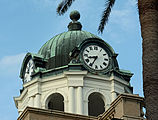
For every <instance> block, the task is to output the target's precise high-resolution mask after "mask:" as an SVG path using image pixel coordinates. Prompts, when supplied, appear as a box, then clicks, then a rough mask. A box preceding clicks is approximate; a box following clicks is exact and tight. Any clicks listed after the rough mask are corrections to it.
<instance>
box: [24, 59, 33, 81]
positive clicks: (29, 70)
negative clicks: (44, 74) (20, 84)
mask: <svg viewBox="0 0 158 120" xmlns="http://www.w3.org/2000/svg"><path fill="white" fill-rule="evenodd" d="M34 67H35V66H34V62H33V60H32V59H30V60H29V61H28V63H27V65H26V69H25V73H24V82H29V81H30V80H31V79H32V78H31V75H32V73H33V72H34Z"/></svg>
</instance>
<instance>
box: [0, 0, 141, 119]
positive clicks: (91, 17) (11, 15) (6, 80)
mask: <svg viewBox="0 0 158 120" xmlns="http://www.w3.org/2000/svg"><path fill="white" fill-rule="evenodd" d="M59 2H60V0H0V51H1V52H0V81H1V87H0V106H1V107H0V119H1V120H16V119H17V117H18V113H17V109H16V107H15V104H14V101H13V97H14V96H19V90H20V89H21V88H22V82H21V79H20V78H19V73H20V67H21V64H22V60H23V58H24V55H25V54H26V53H27V52H32V53H37V52H38V50H39V49H40V47H41V46H42V45H43V44H44V43H45V42H46V41H48V40H49V39H50V38H52V37H53V36H55V35H56V34H59V33H61V32H65V31H67V25H68V23H69V22H70V19H69V13H70V12H71V11H72V10H78V11H79V12H80V14H81V18H80V22H81V23H82V26H83V28H82V29H83V30H85V31H88V32H91V33H93V34H96V35H98V33H97V27H98V24H99V21H100V17H101V14H102V11H103V9H104V0H76V2H74V4H73V5H72V6H71V8H70V9H69V10H68V12H67V13H66V14H65V15H64V16H58V15H57V14H56V7H57V5H58V3H59ZM93 2H94V3H93ZM98 36H100V37H101V38H102V39H104V40H105V41H106V42H108V43H109V44H110V45H111V46H112V47H113V48H114V50H115V52H116V53H118V54H119V56H118V58H117V60H118V62H119V66H120V68H121V69H125V70H130V71H131V72H132V73H134V76H133V77H132V79H131V85H132V86H133V87H134V94H139V95H140V96H143V92H142V65H141V64H142V63H141V62H142V61H141V59H142V49H141V47H142V38H141V34H140V25H139V17H138V11H137V4H136V0H116V4H115V6H114V8H113V10H112V13H111V16H110V19H109V22H108V24H107V26H106V27H105V30H104V33H103V34H102V35H98Z"/></svg>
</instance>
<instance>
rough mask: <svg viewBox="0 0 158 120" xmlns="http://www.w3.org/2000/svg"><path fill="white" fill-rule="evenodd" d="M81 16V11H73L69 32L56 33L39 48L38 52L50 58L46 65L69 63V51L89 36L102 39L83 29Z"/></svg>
mask: <svg viewBox="0 0 158 120" xmlns="http://www.w3.org/2000/svg"><path fill="white" fill-rule="evenodd" d="M79 17H80V15H79V13H78V12H77V11H73V12H72V13H71V14H70V18H71V19H72V22H70V23H69V25H68V29H69V30H68V32H64V33H61V34H59V35H56V36H55V37H53V38H52V39H50V40H49V41H47V42H46V43H45V44H44V45H43V46H42V48H41V49H40V50H39V52H38V54H40V55H42V56H43V57H44V58H45V59H47V60H48V64H47V65H46V68H47V69H51V68H56V67H60V66H64V65H67V64H69V62H70V57H69V53H70V52H71V51H72V50H73V49H74V48H75V47H77V46H78V45H79V44H81V43H82V42H83V41H84V40H86V39H89V38H98V39H100V38H99V37H97V36H95V35H93V34H92V33H89V32H86V31H82V30H81V28H82V25H81V23H80V22H78V21H77V20H78V19H79Z"/></svg>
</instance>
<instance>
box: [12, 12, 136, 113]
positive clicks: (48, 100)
mask: <svg viewBox="0 0 158 120" xmlns="http://www.w3.org/2000/svg"><path fill="white" fill-rule="evenodd" d="M70 19H71V20H72V21H71V22H70V23H69V25H68V31H67V32H64V33H61V34H58V35H56V36H54V37H53V38H51V39H50V40H49V41H47V42H46V43H45V44H44V45H43V46H42V47H41V48H40V50H39V51H38V53H37V54H33V53H27V54H26V56H25V58H24V60H23V63H22V67H21V72H20V77H21V79H22V81H23V89H22V90H21V94H20V96H18V97H14V101H15V104H16V107H17V109H18V112H19V114H21V113H22V112H23V111H24V109H25V108H26V107H28V106H29V107H34V108H41V109H53V110H59V111H64V112H68V113H75V114H80V115H90V116H98V115H99V114H102V113H103V112H104V111H105V110H107V109H108V108H109V107H110V104H111V103H112V102H113V101H114V100H115V99H116V97H117V96H118V95H119V94H122V93H131V94H132V89H133V88H132V87H131V86H130V78H131V77H132V75H133V74H132V73H131V72H129V71H125V70H121V69H120V68H119V65H118V62H117V54H116V53H115V52H114V50H113V48H112V47H111V46H110V45H109V44H108V43H107V42H105V40H103V39H101V38H99V37H98V36H96V35H94V34H92V33H89V32H86V31H83V30H82V25H81V23H80V22H78V20H79V19H80V14H79V12H78V11H72V12H71V14H70Z"/></svg>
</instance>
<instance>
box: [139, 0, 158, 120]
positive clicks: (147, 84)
mask: <svg viewBox="0 0 158 120" xmlns="http://www.w3.org/2000/svg"><path fill="white" fill-rule="evenodd" d="M138 8H139V19H140V24H141V35H142V38H143V91H144V97H145V107H146V116H147V119H148V120H158V0H138Z"/></svg>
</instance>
